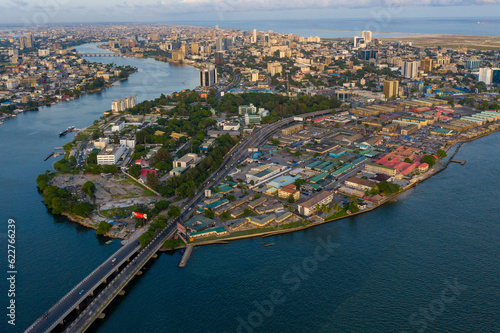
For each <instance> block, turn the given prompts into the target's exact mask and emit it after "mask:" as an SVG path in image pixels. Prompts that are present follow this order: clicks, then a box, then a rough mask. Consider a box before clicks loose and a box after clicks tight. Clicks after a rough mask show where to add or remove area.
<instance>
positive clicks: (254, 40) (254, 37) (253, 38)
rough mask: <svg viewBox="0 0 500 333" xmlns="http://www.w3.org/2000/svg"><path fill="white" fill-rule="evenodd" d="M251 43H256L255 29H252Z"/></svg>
mask: <svg viewBox="0 0 500 333" xmlns="http://www.w3.org/2000/svg"><path fill="white" fill-rule="evenodd" d="M251 42H252V43H257V29H253V34H252V39H251Z"/></svg>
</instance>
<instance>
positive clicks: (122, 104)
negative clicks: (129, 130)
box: [111, 95, 137, 112]
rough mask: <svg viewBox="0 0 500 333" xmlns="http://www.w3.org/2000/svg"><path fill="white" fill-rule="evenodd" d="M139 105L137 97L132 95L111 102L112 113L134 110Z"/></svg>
mask: <svg viewBox="0 0 500 333" xmlns="http://www.w3.org/2000/svg"><path fill="white" fill-rule="evenodd" d="M136 105H137V96H136V95H130V96H128V97H126V98H119V99H117V100H114V101H112V102H111V111H113V112H121V111H125V110H126V109H130V108H133V107H134V106H136Z"/></svg>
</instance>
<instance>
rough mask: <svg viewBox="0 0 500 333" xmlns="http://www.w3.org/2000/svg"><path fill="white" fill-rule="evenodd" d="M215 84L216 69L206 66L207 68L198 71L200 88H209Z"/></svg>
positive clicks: (212, 66)
mask: <svg viewBox="0 0 500 333" xmlns="http://www.w3.org/2000/svg"><path fill="white" fill-rule="evenodd" d="M216 84H217V68H215V66H214V65H210V64H209V65H207V68H205V69H203V70H200V86H201V87H211V86H213V85H216Z"/></svg>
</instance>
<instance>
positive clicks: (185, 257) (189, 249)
mask: <svg viewBox="0 0 500 333" xmlns="http://www.w3.org/2000/svg"><path fill="white" fill-rule="evenodd" d="M193 249H194V246H193V245H188V246H187V247H186V251H184V255H183V256H182V259H181V262H180V263H179V267H186V265H187V262H188V260H189V257H191V253H192V252H193Z"/></svg>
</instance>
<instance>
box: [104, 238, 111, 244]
mask: <svg viewBox="0 0 500 333" xmlns="http://www.w3.org/2000/svg"><path fill="white" fill-rule="evenodd" d="M104 244H106V245H111V244H113V241H112V240H111V239H110V240H109V241H107V242H106V243H104Z"/></svg>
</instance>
